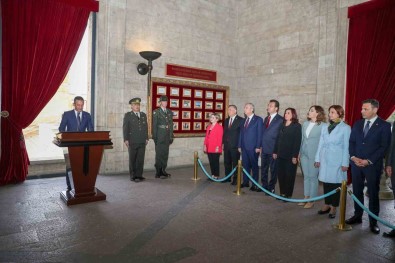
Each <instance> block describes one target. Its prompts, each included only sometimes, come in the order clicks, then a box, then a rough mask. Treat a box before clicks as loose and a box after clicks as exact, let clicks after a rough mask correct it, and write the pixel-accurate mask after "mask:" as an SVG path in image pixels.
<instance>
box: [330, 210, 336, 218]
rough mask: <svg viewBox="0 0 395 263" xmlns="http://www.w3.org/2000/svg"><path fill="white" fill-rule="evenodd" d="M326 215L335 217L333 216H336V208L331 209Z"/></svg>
mask: <svg viewBox="0 0 395 263" xmlns="http://www.w3.org/2000/svg"><path fill="white" fill-rule="evenodd" d="M328 217H329V218H330V219H333V218H335V217H336V209H331V211H330V213H329V215H328Z"/></svg>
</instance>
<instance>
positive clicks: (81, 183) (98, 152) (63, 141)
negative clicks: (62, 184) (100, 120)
mask: <svg viewBox="0 0 395 263" xmlns="http://www.w3.org/2000/svg"><path fill="white" fill-rule="evenodd" d="M53 143H54V144H56V145H57V146H59V147H68V150H69V156H70V166H71V173H72V178H69V179H70V183H71V187H72V190H71V191H63V192H61V193H60V197H61V198H62V200H63V201H64V202H65V203H66V204H67V205H76V204H82V203H88V202H95V201H100V200H106V195H105V194H104V193H103V192H101V191H100V190H99V189H97V188H96V187H95V183H96V177H97V174H98V172H99V168H100V163H101V160H102V157H103V150H104V147H105V146H109V145H112V142H111V139H110V132H109V131H96V132H63V133H58V134H57V135H56V138H55V140H54V141H53ZM66 162H67V160H66ZM66 176H68V175H66Z"/></svg>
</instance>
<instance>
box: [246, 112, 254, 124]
mask: <svg viewBox="0 0 395 263" xmlns="http://www.w3.org/2000/svg"><path fill="white" fill-rule="evenodd" d="M254 115H255V114H254V113H253V114H251V116H250V117H247V119H246V122H247V120H248V122H250V121H251V119H252V117H254Z"/></svg>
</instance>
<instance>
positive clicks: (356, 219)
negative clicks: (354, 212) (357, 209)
mask: <svg viewBox="0 0 395 263" xmlns="http://www.w3.org/2000/svg"><path fill="white" fill-rule="evenodd" d="M345 222H346V224H347V225H354V224H361V223H362V217H359V216H352V217H350V218H349V219H347V220H346V221H345Z"/></svg>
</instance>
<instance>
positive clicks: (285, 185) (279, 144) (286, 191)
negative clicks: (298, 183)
mask: <svg viewBox="0 0 395 263" xmlns="http://www.w3.org/2000/svg"><path fill="white" fill-rule="evenodd" d="M301 142H302V126H301V125H300V124H299V123H291V124H290V125H289V126H285V125H284V124H283V125H282V126H281V128H280V132H279V135H278V137H277V140H276V144H275V146H274V150H273V153H275V154H277V160H278V166H279V167H278V170H277V175H278V182H279V185H280V194H281V195H284V196H286V197H291V196H292V194H293V190H294V185H295V177H296V168H297V165H296V164H294V163H292V158H298V155H299V150H300V143H301Z"/></svg>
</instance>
